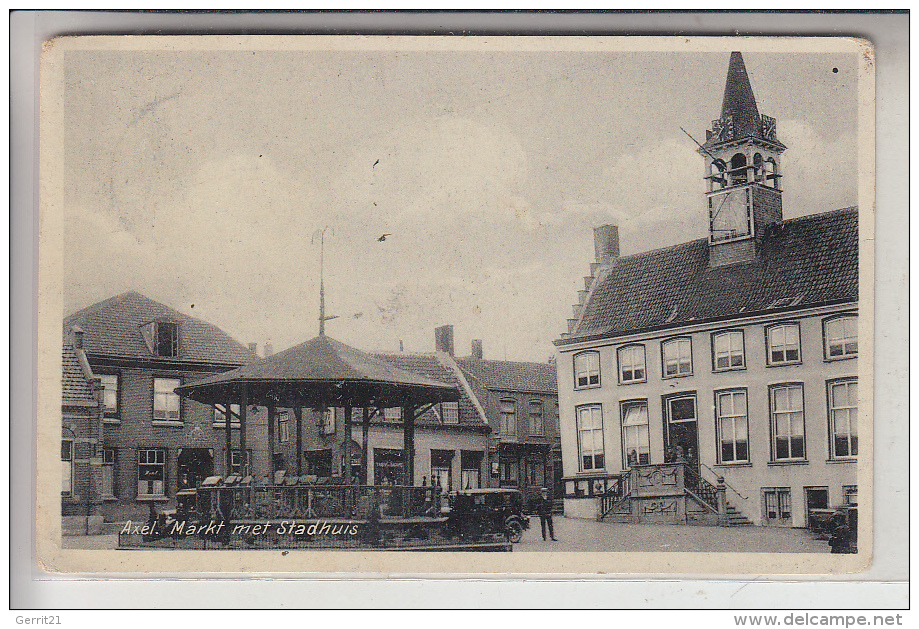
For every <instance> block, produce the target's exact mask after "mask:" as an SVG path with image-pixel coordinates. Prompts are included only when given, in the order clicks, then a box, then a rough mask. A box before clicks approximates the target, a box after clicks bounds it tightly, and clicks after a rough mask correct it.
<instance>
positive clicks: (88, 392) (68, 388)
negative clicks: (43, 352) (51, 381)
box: [61, 337, 97, 406]
mask: <svg viewBox="0 0 919 629" xmlns="http://www.w3.org/2000/svg"><path fill="white" fill-rule="evenodd" d="M62 366H63V370H62V378H61V384H62V389H63V390H62V393H63V397H62V400H61V403H62V404H63V405H64V406H87V405H95V404H96V403H97V402H96V397H95V395H93V389H92V386H91V385H90V383H89V380H88V379H87V378H86V373H85V372H84V371H83V368H82V367H81V366H80V359H79V358H78V357H77V353H76V350H74V348H73V343H72V342H71V341H70V340H69V339H68V338H66V337H65V338H64V343H63V352H62Z"/></svg>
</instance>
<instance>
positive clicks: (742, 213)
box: [708, 188, 750, 242]
mask: <svg viewBox="0 0 919 629" xmlns="http://www.w3.org/2000/svg"><path fill="white" fill-rule="evenodd" d="M749 194H750V190H749V189H748V188H744V189H742V190H727V191H725V192H720V193H718V194H713V195H711V196H710V197H709V198H708V212H709V217H710V218H711V225H712V227H711V229H712V231H711V238H712V242H718V241H719V240H733V239H735V238H743V237H745V236H749V235H750V203H749Z"/></svg>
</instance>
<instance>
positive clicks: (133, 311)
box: [64, 291, 255, 365]
mask: <svg viewBox="0 0 919 629" xmlns="http://www.w3.org/2000/svg"><path fill="white" fill-rule="evenodd" d="M157 319H169V320H171V321H176V322H177V323H178V324H179V358H178V359H177V360H179V361H193V362H206V363H217V364H228V365H241V364H244V363H247V362H250V361H252V360H253V359H255V355H254V354H253V353H252V352H250V351H249V350H248V348H246V347H245V346H243V345H242V344H241V343H239V342H238V341H236V340H235V339H233V338H232V337H231V336H230V335H229V334H227V333H226V332H224V331H223V330H221V329H220V328H218V327H217V326H215V325H212V324H210V323H207V322H205V321H201V320H200V319H195V318H194V317H190V316H188V315H186V314H182V313H181V312H179V311H177V310H173V309H172V308H170V307H168V306H165V305H163V304H161V303H158V302H156V301H153V300H152V299H149V298H147V297H145V296H143V295H141V294H140V293H137V292H135V291H129V292H127V293H123V294H121V295H117V296H116V297H111V298H109V299H106V300H105V301H100V302H99V303H97V304H93V305H92V306H89V307H88V308H84V309H83V310H80V311H79V312H75V313H73V314H72V315H70V316H68V317H66V318H65V319H64V329H65V330H67V329H70V327H71V326H73V325H79V326H80V327H81V328H83V330H84V337H83V347H84V348H85V350H86V352H87V353H89V354H99V355H105V356H117V357H124V358H154V357H155V356H154V355H153V354H152V353H151V351H150V349H149V348H148V347H147V344H146V342H145V341H144V338H143V336H142V335H141V330H140V328H141V326H142V325H145V324H147V323H149V322H151V321H154V320H157Z"/></svg>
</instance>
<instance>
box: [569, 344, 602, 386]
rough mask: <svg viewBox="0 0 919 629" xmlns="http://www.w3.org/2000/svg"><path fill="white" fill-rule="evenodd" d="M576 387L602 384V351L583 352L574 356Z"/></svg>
mask: <svg viewBox="0 0 919 629" xmlns="http://www.w3.org/2000/svg"><path fill="white" fill-rule="evenodd" d="M574 383H575V385H574V386H575V388H577V389H583V388H586V387H597V386H600V352H581V353H580V354H577V355H575V357H574Z"/></svg>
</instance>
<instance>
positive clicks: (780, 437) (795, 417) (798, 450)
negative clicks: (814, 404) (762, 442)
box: [769, 384, 805, 461]
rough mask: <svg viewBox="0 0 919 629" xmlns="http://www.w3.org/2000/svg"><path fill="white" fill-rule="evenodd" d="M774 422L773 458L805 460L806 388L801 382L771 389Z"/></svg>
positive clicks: (779, 459)
mask: <svg viewBox="0 0 919 629" xmlns="http://www.w3.org/2000/svg"><path fill="white" fill-rule="evenodd" d="M769 402H770V411H771V413H770V415H771V424H772V459H773V460H774V461H788V460H795V459H798V460H803V459H804V456H805V451H804V388H803V386H802V385H800V384H782V385H777V386H774V387H772V388H771V389H770V391H769Z"/></svg>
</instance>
